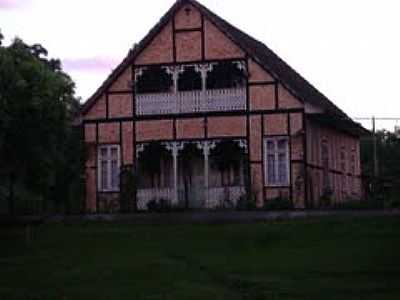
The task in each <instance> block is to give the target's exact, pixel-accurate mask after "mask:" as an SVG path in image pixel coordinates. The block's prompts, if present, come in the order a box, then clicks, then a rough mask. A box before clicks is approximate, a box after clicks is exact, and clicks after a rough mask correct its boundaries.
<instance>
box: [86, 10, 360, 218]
mask: <svg viewBox="0 0 400 300" xmlns="http://www.w3.org/2000/svg"><path fill="white" fill-rule="evenodd" d="M228 59H235V60H242V61H244V62H245V64H246V65H247V70H248V78H247V80H248V83H247V88H246V90H247V98H248V99H247V100H248V107H247V110H246V112H243V113H237V112H236V113H232V114H230V113H229V112H227V113H226V114H224V115H217V114H213V113H209V114H204V113H200V114H198V115H184V114H182V115H174V116H165V117H161V118H160V117H157V118H155V119H152V118H151V117H146V118H141V117H138V116H136V115H135V113H134V110H135V97H136V96H135V91H134V90H132V80H133V78H134V70H135V67H136V66H138V65H149V64H151V65H155V64H160V65H166V64H179V63H182V62H186V63H187V62H201V61H210V60H211V61H219V60H228ZM91 103H92V104H91V105H90V107H89V108H87V109H86V111H85V112H84V114H83V126H84V132H85V141H86V142H87V143H88V145H89V149H90V151H89V157H88V161H87V163H86V168H87V171H86V186H87V189H86V190H87V207H88V209H89V210H90V211H96V210H99V209H100V204H99V201H100V199H103V197H107V194H102V193H101V192H99V191H98V187H97V182H98V173H97V171H96V170H97V168H98V163H97V151H96V149H97V148H96V147H97V146H99V145H103V144H118V145H120V147H121V165H133V166H134V165H135V161H136V145H137V144H138V143H140V142H145V141H174V140H185V139H187V140H204V139H210V138H211V139H214V138H229V137H232V138H238V137H241V138H244V139H246V140H247V141H248V148H249V151H248V161H249V166H250V172H249V173H250V177H251V178H250V182H251V187H252V189H253V192H254V194H255V195H256V198H257V203H258V205H260V206H261V205H262V204H263V203H264V202H265V201H268V199H271V198H275V197H278V196H284V197H285V196H286V197H288V198H290V199H291V200H292V201H293V203H294V205H295V207H296V208H306V207H315V206H318V205H319V200H320V198H321V196H322V195H323V179H322V178H323V176H324V170H323V163H322V162H321V153H320V152H321V147H320V145H321V143H322V141H325V140H326V141H327V143H328V147H329V164H330V165H329V178H330V183H331V186H332V189H333V194H334V197H333V199H335V200H334V201H338V202H339V201H344V200H346V199H347V198H348V197H350V196H353V197H359V196H360V193H361V182H360V163H359V140H358V138H357V137H353V136H351V135H349V134H348V133H344V132H341V131H337V130H335V129H332V128H326V127H322V126H320V125H319V124H317V123H315V122H312V121H309V120H308V118H307V115H306V113H305V105H304V99H298V98H297V97H296V96H294V95H293V94H292V93H291V92H289V90H288V89H286V88H285V87H284V86H283V85H282V84H281V83H280V81H279V78H276V76H273V75H272V74H270V73H269V72H267V71H266V70H265V68H263V67H262V66H261V65H260V64H258V63H257V62H256V61H255V60H254V59H253V58H251V57H249V56H248V55H247V54H246V51H244V50H243V49H241V47H240V46H238V45H236V44H235V43H234V42H233V41H232V40H231V39H230V38H229V37H228V36H227V35H226V34H225V33H224V32H223V30H222V29H220V28H218V26H216V24H214V23H213V22H212V21H211V20H209V19H208V18H207V16H204V15H203V14H202V13H201V12H200V11H199V10H198V9H197V8H196V7H194V6H192V5H190V4H187V5H183V7H181V8H180V9H179V10H178V11H176V12H175V14H174V17H173V18H171V19H170V21H169V22H167V23H166V25H165V26H164V27H163V28H162V29H161V30H159V32H158V34H157V35H156V36H155V37H154V38H152V39H151V40H150V41H149V42H148V44H147V45H146V47H144V49H142V50H141V52H140V53H139V54H138V55H136V57H135V59H134V61H132V62H131V63H129V64H128V65H125V66H124V68H123V70H122V71H120V72H119V75H118V76H115V77H114V79H113V80H112V82H110V83H109V84H107V85H106V86H104V87H103V89H102V90H101V92H100V93H98V94H97V95H96V96H95V99H92V101H91ZM273 136H284V137H287V138H288V141H289V168H290V180H289V184H288V185H287V186H273V187H272V186H267V185H266V179H265V176H266V174H265V161H264V160H265V159H264V139H265V138H267V137H273ZM342 147H344V149H345V151H353V152H354V154H355V159H356V162H355V164H356V171H355V173H354V174H353V173H352V170H350V169H349V167H348V166H350V161H348V160H349V159H351V157H353V156H351V155H346V156H345V157H346V162H345V165H346V170H341V169H340V166H341V164H340V159H341V158H340V154H339V152H340V151H341V150H342ZM342 177H345V180H343V179H342ZM345 181H346V187H343V183H344V182H345ZM109 197H110V198H114V197H115V194H112V193H110V196H109Z"/></svg>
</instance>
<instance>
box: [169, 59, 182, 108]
mask: <svg viewBox="0 0 400 300" xmlns="http://www.w3.org/2000/svg"><path fill="white" fill-rule="evenodd" d="M165 69H166V71H167V73H168V74H171V75H172V81H173V85H174V87H173V88H174V90H173V93H174V95H175V103H174V112H175V113H179V108H180V103H179V102H180V101H179V97H178V80H179V74H181V73H183V71H184V69H183V66H170V67H165Z"/></svg>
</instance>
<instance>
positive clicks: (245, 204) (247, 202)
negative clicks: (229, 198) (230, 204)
mask: <svg viewBox="0 0 400 300" xmlns="http://www.w3.org/2000/svg"><path fill="white" fill-rule="evenodd" d="M236 209H237V210H243V211H245V210H256V209H257V205H256V198H255V196H254V195H252V194H250V196H249V197H248V195H247V194H243V195H242V196H240V198H239V200H238V201H237V203H236Z"/></svg>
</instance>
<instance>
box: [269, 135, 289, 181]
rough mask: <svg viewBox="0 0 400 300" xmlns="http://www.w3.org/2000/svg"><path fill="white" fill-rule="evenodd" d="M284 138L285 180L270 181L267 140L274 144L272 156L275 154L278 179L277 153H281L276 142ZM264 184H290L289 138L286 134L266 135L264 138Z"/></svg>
mask: <svg viewBox="0 0 400 300" xmlns="http://www.w3.org/2000/svg"><path fill="white" fill-rule="evenodd" d="M282 140H284V141H285V142H286V149H285V150H284V151H285V154H286V181H285V182H275V183H270V182H269V178H268V146H267V145H268V142H273V144H274V156H275V174H276V176H277V178H278V179H279V177H280V176H279V175H280V174H279V154H280V153H282V151H280V150H279V149H278V142H279V141H282ZM264 175H265V178H264V186H282V187H284V186H290V157H289V138H288V137H287V136H278V137H268V138H264Z"/></svg>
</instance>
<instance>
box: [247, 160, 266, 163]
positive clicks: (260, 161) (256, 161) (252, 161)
mask: <svg viewBox="0 0 400 300" xmlns="http://www.w3.org/2000/svg"><path fill="white" fill-rule="evenodd" d="M249 162H250V163H251V164H263V160H249Z"/></svg>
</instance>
